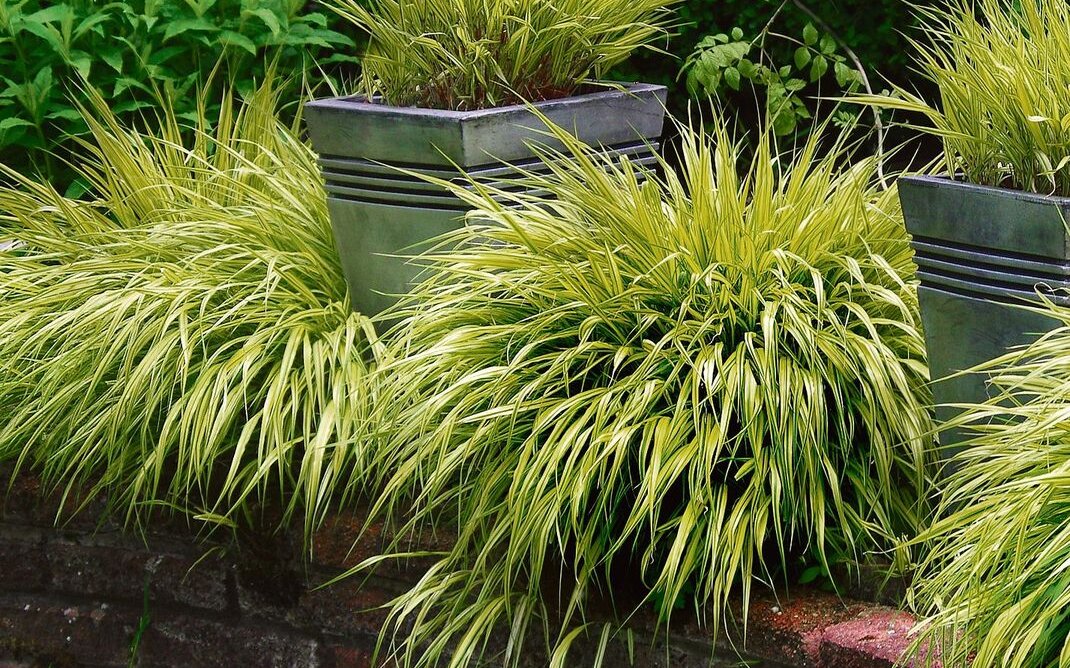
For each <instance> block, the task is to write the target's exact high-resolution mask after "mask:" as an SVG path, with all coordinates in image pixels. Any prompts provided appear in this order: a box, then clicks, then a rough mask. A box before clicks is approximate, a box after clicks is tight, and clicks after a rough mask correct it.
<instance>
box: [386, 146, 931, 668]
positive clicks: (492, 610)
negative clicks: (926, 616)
mask: <svg viewBox="0 0 1070 668" xmlns="http://www.w3.org/2000/svg"><path fill="white" fill-rule="evenodd" d="M555 133H556V134H557V139H558V140H560V141H562V142H564V144H565V145H566V146H567V148H566V150H565V151H564V154H563V155H551V156H547V157H548V158H549V159H550V160H551V164H552V165H553V167H552V173H551V174H549V175H541V176H540V175H531V176H530V179H529V180H528V181H526V185H527V186H528V187H531V188H534V189H537V190H541V191H544V192H546V193H549V198H548V199H547V198H536V197H532V196H526V195H518V194H516V193H515V192H514V191H513V190H512V189H510V188H508V187H504V188H502V189H498V188H496V187H490V186H486V185H479V184H474V185H472V186H470V187H471V188H472V189H473V190H472V191H469V190H466V189H464V187H462V186H453V187H454V190H455V192H456V193H457V195H458V196H459V197H461V198H463V199H464V200H466V201H467V202H468V203H469V204H471V205H472V206H474V207H475V212H474V213H473V214H472V215H471V216H470V218H469V221H468V222H469V225H468V226H467V227H466V228H464V229H462V230H459V231H458V232H456V233H455V234H453V235H451V236H449V237H447V238H445V239H443V246H442V250H441V251H440V252H437V253H432V254H431V255H430V256H429V257H427V258H426V259H427V261H428V262H430V265H431V266H430V267H429V269H428V272H429V273H428V274H427V277H426V279H425V281H424V282H423V283H422V284H421V285H420V286H419V287H417V288H416V289H415V290H414V292H413V294H412V297H411V299H409V300H408V301H407V302H405V303H403V304H402V305H400V306H398V307H397V309H396V310H395V311H394V312H393V314H392V315H393V316H394V317H397V318H400V322H399V324H398V325H397V326H396V329H395V330H394V331H393V332H392V335H391V336H392V337H393V340H392V342H391V344H390V350H389V354H388V358H389V359H391V360H392V361H390V362H388V363H386V364H384V365H383V366H382V367H381V368H380V369H379V370H378V372H377V373H379V374H380V378H381V381H382V383H383V385H382V387H380V390H381V391H382V392H383V395H382V397H381V401H380V402H378V403H377V407H376V419H377V421H378V423H379V424H380V425H381V428H382V433H381V434H380V436H381V439H382V442H381V443H380V444H379V445H378V447H377V449H376V452H375V455H374V462H373V463H372V466H373V467H374V469H375V470H377V471H379V472H380V473H379V477H380V481H381V484H382V486H383V489H384V490H385V493H384V495H383V497H382V499H381V501H380V503H379V505H378V507H377V509H376V511H377V512H378V513H382V514H384V515H386V516H393V515H394V514H395V513H397V512H411V513H412V515H411V516H410V517H411V520H410V521H409V524H408V527H409V528H411V529H414V530H415V529H418V528H421V527H423V526H424V525H425V524H426V523H432V524H433V523H435V522H441V523H444V524H446V525H448V524H451V523H452V524H454V525H455V530H456V531H457V532H458V534H459V538H458V541H457V543H456V544H455V545H454V546H453V547H452V549H450V550H449V551H448V552H447V553H445V554H441V555H438V561H437V563H436V564H435V565H434V566H433V567H432V568H431V569H430V571H429V572H428V574H427V576H426V577H424V578H423V579H422V580H421V581H420V583H419V584H418V585H417V586H416V587H414V588H413V589H412V590H411V591H409V592H407V593H405V594H404V595H402V596H400V597H399V598H398V599H397V600H396V601H395V602H394V603H393V605H392V607H391V622H392V624H393V625H394V626H393V628H395V629H396V630H398V631H399V632H398V633H397V634H395V635H394V636H393V638H392V643H394V644H393V645H392V651H396V652H398V653H399V654H400V655H402V656H404V658H405V659H406V660H408V661H411V662H412V664H413V665H418V666H431V665H437V664H436V663H435V662H436V661H437V660H439V659H440V658H442V657H443V656H450V657H451V660H452V663H450V664H449V665H467V664H468V663H469V662H470V661H471V660H472V659H473V658H474V657H476V656H479V655H480V654H482V653H484V652H485V651H486V649H485V646H484V642H485V641H486V640H487V638H488V634H489V633H490V632H491V630H492V629H493V628H494V627H495V625H497V624H507V625H510V628H511V636H510V643H509V648H508V650H506V657H505V660H506V662H507V664H509V665H516V663H517V662H518V661H519V660H520V654H521V649H520V648H521V647H522V645H523V644H522V642H521V641H522V639H523V638H524V637H526V636H527V635H528V634H535V635H538V636H540V637H541V633H539V632H538V631H536V630H535V629H536V628H537V626H538V624H539V623H540V620H541V621H542V622H543V623H546V624H547V626H545V627H543V630H544V631H545V632H546V633H547V634H548V635H547V636H546V637H547V639H548V640H549V642H550V644H551V645H552V646H553V647H554V648H555V652H556V653H557V657H558V660H563V659H561V657H562V656H563V654H564V653H565V652H567V649H568V646H569V644H570V643H571V642H572V641H574V640H575V638H576V637H578V634H580V633H581V631H580V630H579V629H582V627H581V626H578V623H579V622H580V621H581V620H582V618H583V615H584V611H585V609H586V605H587V601H588V598H589V596H590V595H592V594H593V593H594V592H595V591H597V590H601V591H603V592H607V591H609V592H613V591H617V592H620V591H621V590H622V589H626V588H627V587H626V586H625V585H624V584H623V583H622V580H621V579H620V578H621V576H620V574H621V571H620V570H618V569H620V568H621V567H622V565H624V567H625V571H626V572H629V573H632V574H633V575H634V577H635V579H636V580H639V579H641V582H642V585H641V589H642V590H643V591H645V592H646V593H645V594H643V596H644V597H645V599H644V600H645V602H646V603H650V602H653V601H661V602H662V605H660V606H659V609H660V613H661V619H662V621H664V622H666V623H667V622H668V621H669V616H670V613H671V610H672V608H673V607H674V604H676V605H679V604H685V605H687V606H691V607H694V608H696V609H703V610H705V612H704V613H703V614H707V613H708V614H709V615H710V616H709V617H707V621H708V622H709V624H710V625H711V626H712V627H713V628H718V627H719V626H720V624H721V623H722V622H723V621H724V620H725V614H726V605H727V602H728V599H729V593H730V592H731V591H732V590H733V588H735V587H742V591H743V593H744V596H745V599H746V597H748V596H749V592H750V590H751V587H752V585H753V583H755V582H756V581H759V580H764V581H766V582H769V581H771V580H773V579H776V578H779V577H783V572H784V571H783V570H782V567H783V566H784V563H783V562H785V561H787V560H788V559H789V557H788V555H796V556H797V555H799V554H800V553H801V554H803V555H805V556H806V557H807V558H808V559H810V560H811V563H825V564H826V565H827V564H828V563H829V562H832V561H850V560H854V559H861V558H862V557H863V555H864V554H865V553H866V552H867V551H869V550H874V549H881V548H887V547H889V546H890V545H891V544H892V543H893V542H894V539H895V538H896V537H897V536H899V535H904V534H905V535H912V534H913V532H914V531H915V530H916V528H917V526H918V524H919V521H920V518H921V515H922V513H923V512H924V510H923V506H924V497H925V494H926V485H925V470H926V457H927V451H928V448H929V447H930V446H931V439H930V438H929V437H927V434H928V433H929V432H930V430H931V428H932V425H931V423H930V416H929V413H928V411H927V409H926V405H927V403H928V402H929V396H928V394H927V390H926V381H927V370H926V366H925V359H924V345H923V341H922V337H921V334H920V332H919V319H918V312H917V303H916V300H915V294H914V291H913V290H912V288H911V286H910V284H909V281H910V280H911V277H912V268H911V261H910V258H911V253H910V250H909V247H908V244H907V237H906V234H905V232H904V230H903V226H902V220H901V215H900V211H899V208H898V200H897V197H896V194H895V192H894V191H887V190H882V189H881V188H880V187H879V186H878V185H877V183H876V179H875V176H876V175H875V163H874V161H872V160H862V161H860V162H858V163H856V164H854V165H853V166H850V167H846V168H843V167H841V165H842V164H843V159H844V157H845V147H844V146H843V144H842V140H840V141H839V142H833V143H834V144H835V145H834V146H832V148H831V150H829V151H827V152H826V151H825V150H823V148H825V149H827V148H828V146H827V144H826V145H823V144H822V143H821V140H820V139H818V138H816V137H815V138H814V139H812V140H811V141H809V142H808V143H807V144H806V145H805V146H804V147H803V148H802V149H801V151H800V152H799V154H798V156H797V157H796V158H795V159H794V161H792V159H791V158H790V157H788V156H786V155H778V154H777V153H776V149H775V147H774V145H773V141H772V139H771V138H770V137H769V136H764V137H763V138H762V139H761V140H760V141H759V142H758V152H757V155H756V158H755V160H754V162H753V166H751V167H749V168H747V167H744V166H743V165H744V164H745V163H744V162H743V158H742V157H741V155H740V149H739V146H738V145H737V144H734V143H733V141H732V140H731V139H730V138H729V137H728V136H727V132H726V131H725V130H724V129H723V128H721V129H718V130H717V131H716V132H715V133H714V135H713V137H712V138H710V137H707V136H704V135H702V134H701V133H698V134H696V133H695V132H693V131H688V130H686V129H685V130H683V137H684V139H683V148H682V156H681V163H682V175H681V176H676V175H674V174H673V173H672V172H671V170H666V175H665V176H664V177H661V178H657V177H654V176H653V175H652V174H649V173H647V172H644V171H642V170H641V169H640V168H638V167H635V166H633V165H632V164H630V163H628V162H626V161H622V162H615V163H606V162H604V161H603V160H602V159H601V158H599V157H597V156H596V155H595V154H593V153H592V152H591V151H590V149H588V148H586V147H584V146H582V145H580V144H578V143H577V142H576V140H574V139H571V138H570V137H568V136H567V135H566V134H564V133H563V132H560V131H555ZM741 170H742V174H741ZM373 514H374V513H373ZM403 535H404V532H403ZM611 571H613V574H612V575H611ZM558 577H560V578H561V582H562V583H564V584H561V583H558V581H557V578H558ZM555 583H556V584H555ZM559 586H560V587H561V588H560V589H559ZM558 594H560V599H558ZM551 616H553V617H554V618H555V619H557V620H558V622H554V623H549V622H546V621H545V620H547V619H549V618H551ZM388 633H389V632H388ZM384 639H390V636H389V634H388V635H387V636H384ZM405 665H409V664H408V663H405ZM559 665H567V664H564V663H561V664H559Z"/></svg>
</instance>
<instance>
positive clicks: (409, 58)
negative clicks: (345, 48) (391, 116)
mask: <svg viewBox="0 0 1070 668" xmlns="http://www.w3.org/2000/svg"><path fill="white" fill-rule="evenodd" d="M677 1H678V0H554V1H553V2H548V1H547V0H330V3H329V6H331V7H332V8H333V9H334V10H335V11H337V12H338V13H339V14H341V15H342V16H344V17H345V18H347V19H349V20H350V21H352V22H353V23H354V24H355V25H356V26H357V27H359V28H360V29H361V30H363V31H366V32H367V33H368V34H369V43H368V47H367V51H366V53H365V54H364V55H363V57H362V61H361V64H362V68H363V69H362V91H361V92H362V93H363V94H364V95H366V96H367V97H368V98H369V99H371V98H372V97H373V96H375V95H382V97H383V100H384V101H385V102H386V103H387V104H391V105H395V106H401V107H408V106H416V107H429V108H434V109H454V110H471V109H483V108H488V107H500V106H505V105H510V104H517V103H520V102H524V101H539V100H547V99H553V98H558V97H565V96H568V95H571V94H573V93H575V92H576V91H577V90H578V89H580V88H581V87H582V86H583V85H584V84H585V83H588V82H589V80H591V79H599V78H601V77H602V76H603V75H604V74H605V73H606V72H608V71H609V69H610V68H612V67H613V66H614V65H616V64H618V63H620V62H621V61H623V60H624V59H625V58H627V57H628V56H629V55H630V54H631V53H632V52H634V51H635V50H636V49H639V48H642V47H652V46H653V43H654V42H655V41H656V40H657V39H658V38H661V37H665V36H666V34H667V30H668V27H669V25H670V23H671V14H670V12H669V10H668V8H669V7H670V6H671V5H673V4H675V3H676V2H677Z"/></svg>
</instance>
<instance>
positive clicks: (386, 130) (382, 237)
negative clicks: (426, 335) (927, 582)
mask: <svg viewBox="0 0 1070 668" xmlns="http://www.w3.org/2000/svg"><path fill="white" fill-rule="evenodd" d="M665 95H666V90H665V87H664V86H654V85H647V84H633V85H629V86H625V87H623V88H622V89H618V88H607V89H603V90H598V91H597V92H593V93H589V94H585V95H577V96H574V97H569V98H563V99H560V100H550V101H546V102H540V103H537V104H535V107H536V108H538V110H539V111H540V112H541V113H542V114H543V115H545V116H546V117H547V118H548V119H549V120H550V121H551V122H553V123H554V124H556V125H558V126H560V127H562V128H564V129H566V130H569V131H570V132H572V133H573V134H575V135H576V136H577V137H579V138H580V139H582V140H583V141H584V142H586V143H588V144H590V145H592V146H600V147H603V148H604V150H606V151H607V152H609V153H613V154H619V155H627V156H630V157H631V159H633V160H635V161H638V162H640V163H644V164H653V163H654V162H655V157H654V151H656V150H657V143H656V140H657V139H658V138H659V137H660V136H661V131H662V127H663V125H664V120H665V106H664V103H665ZM305 116H306V119H307V122H308V128H309V133H310V135H311V137H312V145H313V147H314V148H315V149H316V151H317V152H318V153H319V154H320V165H321V166H322V168H323V176H324V179H325V180H326V183H327V192H328V206H329V209H330V214H331V225H332V227H333V228H334V235H335V240H336V242H337V245H338V251H339V254H340V255H341V259H342V267H343V269H344V271H345V275H346V280H347V281H348V283H349V287H350V294H351V296H352V301H353V307H354V308H355V309H356V310H358V311H361V312H363V313H366V314H369V315H371V314H375V313H379V312H380V311H382V310H383V309H384V308H386V307H388V306H389V305H390V304H392V303H393V302H394V300H395V298H396V295H399V294H402V293H404V292H405V291H407V289H408V287H409V286H410V285H411V283H412V281H413V280H414V279H415V278H416V276H417V275H418V273H419V269H420V268H419V266H418V265H417V264H416V263H414V262H412V261H409V260H406V259H405V257H402V256H412V255H414V254H416V253H418V252H419V251H421V250H423V249H425V248H426V245H427V244H426V242H427V241H428V240H429V239H432V238H434V237H436V236H438V235H440V234H442V233H445V232H448V231H449V230H451V229H456V228H457V226H459V225H462V224H463V217H464V213H465V211H467V210H468V207H467V206H466V205H465V204H464V203H463V202H461V201H460V200H459V199H457V198H456V197H455V196H454V195H452V194H451V193H449V192H447V191H446V190H444V189H442V188H440V187H438V186H435V185H433V184H430V183H427V182H426V181H423V180H421V179H420V178H419V176H416V175H412V174H405V173H402V172H400V171H398V169H396V168H398V167H401V168H404V169H406V170H409V171H411V172H415V173H419V174H426V175H431V176H436V177H439V178H442V179H455V178H457V177H458V176H459V174H460V172H459V169H463V170H465V171H467V172H469V173H471V174H473V175H474V176H476V177H478V178H479V179H481V180H485V181H488V182H495V181H501V180H504V179H509V178H512V177H516V176H517V175H518V169H525V170H531V171H539V170H540V169H544V167H543V166H542V165H541V163H540V162H539V161H538V160H536V159H535V158H534V153H533V150H532V145H533V144H539V145H543V146H549V147H550V148H555V142H553V141H550V140H549V138H548V137H547V136H546V134H545V132H546V126H545V125H544V123H543V122H542V121H541V120H540V119H539V118H538V117H537V116H536V115H535V114H534V113H532V111H531V109H529V108H528V107H525V106H512V107H501V108H497V109H485V110H479V111H469V112H465V111H449V110H439V109H419V108H402V107H391V106H388V105H384V104H379V103H369V102H366V101H364V100H363V99H362V98H359V97H349V98H334V99H328V100H317V101H315V102H311V103H309V105H308V106H307V107H306V111H305Z"/></svg>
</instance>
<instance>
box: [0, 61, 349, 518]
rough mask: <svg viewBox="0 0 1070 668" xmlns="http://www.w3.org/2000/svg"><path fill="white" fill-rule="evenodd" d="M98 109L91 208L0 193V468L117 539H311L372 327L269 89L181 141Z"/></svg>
mask: <svg viewBox="0 0 1070 668" xmlns="http://www.w3.org/2000/svg"><path fill="white" fill-rule="evenodd" d="M93 99H94V106H93V109H92V110H87V111H84V115H85V118H86V121H87V122H88V124H89V126H90V129H91V131H92V138H93V139H92V141H91V142H87V143H86V145H85V152H86V161H85V162H84V163H83V164H81V165H80V166H79V167H78V169H79V172H80V174H81V175H82V176H83V177H84V178H85V179H86V181H87V182H89V183H90V184H91V196H90V197H88V198H87V199H86V200H73V199H68V198H66V197H63V196H62V195H60V194H59V193H58V192H57V191H56V190H55V189H54V188H53V187H52V186H50V185H48V184H47V183H37V182H34V181H32V180H30V179H27V178H24V177H21V176H19V175H17V174H14V173H11V172H5V175H6V176H8V177H10V178H11V179H13V180H17V182H18V187H16V188H9V189H2V190H0V240H5V239H6V240H15V244H16V246H15V248H14V249H9V250H0V461H4V460H9V461H14V462H16V463H17V465H18V466H19V467H32V468H34V469H36V470H39V471H40V472H41V473H42V475H43V476H44V479H45V481H46V482H47V483H49V484H51V485H57V486H60V487H61V488H63V489H66V490H67V491H70V490H72V489H74V488H75V487H76V486H79V485H83V484H88V485H89V488H90V490H92V491H100V492H104V493H105V494H107V496H108V499H109V501H110V502H111V504H112V507H113V508H114V509H116V510H118V511H120V512H123V513H124V514H125V515H126V516H127V517H128V518H130V519H134V518H140V517H141V516H142V511H147V510H155V509H159V508H161V507H170V508H172V509H178V510H181V511H188V512H191V513H199V514H201V515H202V517H204V518H206V519H212V520H216V521H221V522H227V521H231V520H235V519H241V518H240V515H241V513H242V512H244V511H247V510H250V509H252V508H254V507H256V506H258V505H268V506H272V507H273V509H274V510H279V509H281V510H282V511H283V512H284V515H285V516H286V517H289V516H290V515H293V514H296V515H297V516H298V517H300V518H302V519H304V520H306V526H311V525H313V524H315V522H316V521H317V520H318V518H319V516H320V513H321V512H322V510H323V509H324V507H325V505H326V502H327V501H328V500H330V499H331V497H332V494H333V492H335V491H338V489H339V488H340V487H342V486H344V483H345V482H346V481H348V480H349V474H348V473H347V472H348V471H350V470H352V468H353V466H354V464H353V462H352V461H350V459H349V458H350V456H352V455H353V453H354V452H355V451H354V450H353V449H351V448H350V447H348V446H349V445H350V444H351V442H352V440H353V439H352V437H353V434H354V433H355V431H356V426H357V425H358V424H359V423H360V420H361V416H362V415H363V414H364V410H365V402H364V387H365V384H364V378H365V372H366V368H365V364H364V362H363V361H362V354H363V353H365V352H366V351H367V349H368V339H367V336H366V334H367V333H368V332H369V331H370V328H369V325H368V323H367V321H366V320H365V319H364V318H363V317H361V316H360V315H356V314H353V313H351V312H350V309H349V304H348V298H347V295H346V289H345V282H344V280H343V278H342V271H341V268H340V267H339V265H338V259H337V256H336V252H335V250H334V245H333V240H332V236H331V228H330V223H329V220H328V217H327V208H326V198H325V194H324V191H323V187H322V185H321V180H320V176H319V171H318V169H317V166H316V163H315V157H314V155H313V154H312V152H311V150H310V149H309V148H308V147H307V146H306V145H305V144H304V143H303V142H302V141H301V139H300V138H299V135H298V134H297V132H296V131H295V129H294V128H291V127H286V126H283V125H282V124H280V122H279V121H278V118H277V116H276V110H277V107H278V100H277V99H276V93H275V90H274V88H273V86H272V84H271V83H270V80H269V82H268V83H266V84H265V85H264V86H263V87H262V88H260V89H259V90H258V91H256V92H255V93H254V94H252V96H251V97H250V98H249V99H248V100H247V101H246V102H244V103H242V104H240V105H237V106H236V105H234V104H232V103H231V102H229V101H227V102H225V103H224V104H223V107H222V111H221V113H220V115H219V117H218V118H216V119H213V123H212V124H210V123H209V121H208V119H206V118H204V117H203V115H202V116H201V118H199V119H198V121H197V128H196V129H195V130H193V131H192V139H189V138H190V136H191V135H190V134H189V132H190V130H188V129H183V128H182V127H181V126H180V123H179V121H178V119H177V118H176V116H175V114H174V112H173V111H172V109H173V107H172V106H171V105H170V103H169V102H167V101H166V100H165V101H164V105H163V110H162V111H161V115H160V117H159V119H158V121H159V128H160V129H159V132H158V133H157V134H153V135H148V134H141V133H138V132H134V131H131V130H129V129H126V128H124V127H123V126H122V125H121V124H120V123H119V122H118V121H117V119H116V117H115V116H114V115H113V114H112V113H111V112H110V111H109V110H108V108H107V105H106V103H105V102H104V100H103V99H101V98H99V97H94V98H93ZM202 108H203V107H202ZM183 137H186V138H187V141H186V143H184V141H183ZM343 446H345V447H343ZM336 486H338V487H336ZM90 496H92V495H90Z"/></svg>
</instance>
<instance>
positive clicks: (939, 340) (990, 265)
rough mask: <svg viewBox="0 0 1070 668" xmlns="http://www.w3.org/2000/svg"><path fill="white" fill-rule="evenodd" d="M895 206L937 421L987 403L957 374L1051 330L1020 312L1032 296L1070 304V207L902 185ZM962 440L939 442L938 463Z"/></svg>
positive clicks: (970, 380) (910, 181)
mask: <svg viewBox="0 0 1070 668" xmlns="http://www.w3.org/2000/svg"><path fill="white" fill-rule="evenodd" d="M899 197H900V200H901V202H902V204H903V215H904V217H905V219H906V226H907V230H908V231H909V232H910V234H911V236H912V238H913V240H912V246H913V248H914V259H915V262H916V263H917V266H918V278H919V279H920V281H921V286H920V288H919V290H918V298H919V300H920V302H921V316H922V322H923V324H924V327H925V343H926V348H927V351H928V356H929V368H930V372H931V374H932V378H933V381H935V382H934V383H933V395H934V399H935V401H936V403H937V405H938V408H937V418H938V419H940V420H941V421H943V420H946V419H948V418H949V417H951V416H953V415H954V414H955V412H956V409H954V408H953V407H951V406H949V405H947V404H960V403H975V402H979V401H983V400H985V399H987V398H988V397H989V388H988V387H987V385H986V383H985V378H984V377H983V376H981V375H978V374H962V375H958V376H954V377H950V378H949V376H953V374H955V372H957V371H961V370H964V369H969V368H972V367H973V366H975V365H977V364H980V363H982V362H985V361H988V360H990V359H993V358H995V357H997V356H999V355H1001V354H1003V353H1004V352H1006V351H1007V349H1008V348H1010V347H1013V346H1020V345H1024V344H1027V343H1029V342H1030V341H1032V340H1034V339H1035V338H1036V337H1037V336H1039V335H1040V334H1043V333H1044V332H1047V331H1050V330H1051V329H1053V328H1054V327H1055V326H1056V325H1057V324H1058V323H1057V322H1056V321H1055V320H1053V319H1052V318H1049V317H1046V316H1044V315H1043V314H1040V313H1035V312H1031V311H1029V310H1026V309H1023V308H1021V305H1023V304H1029V303H1034V304H1035V303H1037V302H1038V301H1039V300H1038V296H1037V294H1038V292H1040V293H1043V294H1045V295H1046V296H1048V297H1049V298H1050V299H1052V300H1053V301H1055V302H1058V303H1063V304H1066V303H1070V292H1067V290H1070V234H1068V233H1067V227H1066V223H1065V222H1064V221H1070V198H1062V197H1050V196H1045V195H1037V194H1033V193H1026V192H1021V191H1017V190H1008V189H1004V188H993V187H989V186H978V185H973V184H970V183H963V182H959V181H953V180H951V179H947V178H939V177H927V176H919V177H904V178H901V179H900V180H899ZM962 439H963V435H962V434H960V433H958V432H954V431H946V432H944V433H943V434H942V435H941V442H942V445H943V447H944V451H945V454H948V455H950V454H953V453H954V452H955V451H956V450H957V449H958V444H959V443H961V441H962Z"/></svg>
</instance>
